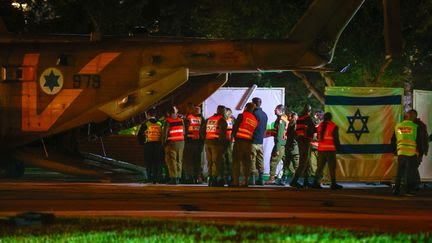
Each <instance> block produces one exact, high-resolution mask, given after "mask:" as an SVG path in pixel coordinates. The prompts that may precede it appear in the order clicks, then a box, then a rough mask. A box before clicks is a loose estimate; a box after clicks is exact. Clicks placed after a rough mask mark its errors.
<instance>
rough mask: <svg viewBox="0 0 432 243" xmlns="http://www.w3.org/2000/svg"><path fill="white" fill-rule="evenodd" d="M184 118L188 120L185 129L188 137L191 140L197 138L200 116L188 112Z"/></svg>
mask: <svg viewBox="0 0 432 243" xmlns="http://www.w3.org/2000/svg"><path fill="white" fill-rule="evenodd" d="M186 119H187V120H188V121H189V127H188V131H187V136H188V138H190V139H192V140H198V139H199V132H200V128H201V122H202V120H201V117H200V116H194V115H192V114H189V115H188V116H187V117H186Z"/></svg>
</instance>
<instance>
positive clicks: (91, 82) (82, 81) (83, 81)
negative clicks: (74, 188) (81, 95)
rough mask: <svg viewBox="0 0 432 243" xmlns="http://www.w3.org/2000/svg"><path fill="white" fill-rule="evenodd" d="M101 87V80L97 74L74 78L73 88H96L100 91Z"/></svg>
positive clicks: (76, 75)
mask: <svg viewBox="0 0 432 243" xmlns="http://www.w3.org/2000/svg"><path fill="white" fill-rule="evenodd" d="M100 86H101V78H100V76H99V75H97V74H75V75H74V76H73V87H74V88H75V89H80V88H94V89H99V88H100Z"/></svg>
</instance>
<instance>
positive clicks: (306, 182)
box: [303, 177, 311, 188]
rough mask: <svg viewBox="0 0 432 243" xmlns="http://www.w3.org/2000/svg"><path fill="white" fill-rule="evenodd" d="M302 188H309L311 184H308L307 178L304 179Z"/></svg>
mask: <svg viewBox="0 0 432 243" xmlns="http://www.w3.org/2000/svg"><path fill="white" fill-rule="evenodd" d="M303 187H304V188H308V187H311V184H310V183H309V177H305V178H304V180H303Z"/></svg>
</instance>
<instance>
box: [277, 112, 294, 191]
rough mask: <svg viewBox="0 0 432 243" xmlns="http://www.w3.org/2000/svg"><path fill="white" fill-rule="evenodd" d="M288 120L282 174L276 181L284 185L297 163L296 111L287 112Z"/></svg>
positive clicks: (292, 173)
mask: <svg viewBox="0 0 432 243" xmlns="http://www.w3.org/2000/svg"><path fill="white" fill-rule="evenodd" d="M288 121H289V122H288V127H287V141H286V145H285V159H284V164H283V165H284V169H283V176H282V179H281V180H280V181H279V182H278V184H279V185H281V186H285V184H286V183H287V182H288V178H289V177H291V176H292V175H294V173H295V170H296V169H297V167H298V164H299V149H298V144H297V140H296V139H295V137H296V133H295V130H296V121H297V113H295V112H294V111H291V112H289V113H288Z"/></svg>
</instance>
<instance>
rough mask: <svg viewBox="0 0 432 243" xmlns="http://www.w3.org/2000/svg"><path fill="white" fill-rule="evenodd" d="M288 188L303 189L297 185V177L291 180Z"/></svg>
mask: <svg viewBox="0 0 432 243" xmlns="http://www.w3.org/2000/svg"><path fill="white" fill-rule="evenodd" d="M290 186H291V187H295V188H302V187H303V186H302V185H301V184H300V183H298V178H297V177H294V178H293V179H292V181H291V183H290Z"/></svg>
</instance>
